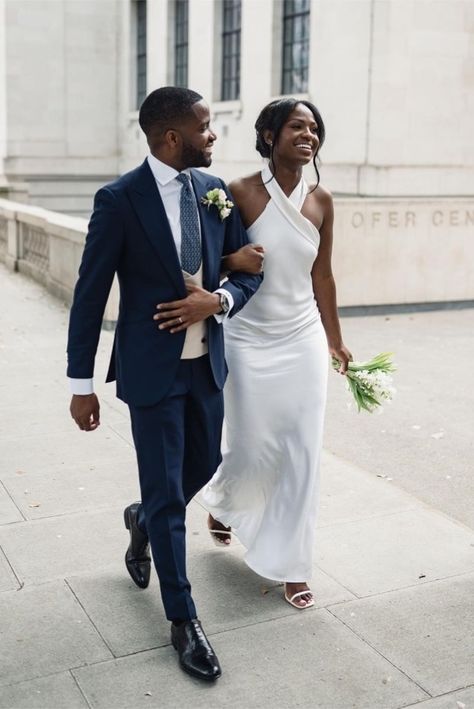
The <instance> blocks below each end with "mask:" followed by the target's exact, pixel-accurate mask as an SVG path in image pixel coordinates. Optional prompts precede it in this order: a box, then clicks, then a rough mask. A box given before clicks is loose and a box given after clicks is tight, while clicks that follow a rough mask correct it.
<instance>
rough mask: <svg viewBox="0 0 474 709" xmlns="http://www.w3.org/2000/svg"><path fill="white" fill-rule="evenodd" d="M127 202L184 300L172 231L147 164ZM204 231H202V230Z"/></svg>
mask: <svg viewBox="0 0 474 709" xmlns="http://www.w3.org/2000/svg"><path fill="white" fill-rule="evenodd" d="M130 199H131V201H132V204H133V206H134V208H135V211H136V214H137V217H138V219H139V221H140V223H141V225H142V226H143V229H144V230H145V233H146V235H147V237H148V238H149V240H150V241H151V244H152V246H153V248H154V249H155V251H156V253H157V255H158V257H159V259H160V260H161V262H162V264H163V266H164V267H165V269H166V270H167V272H168V274H169V276H170V278H171V280H172V281H173V283H174V285H175V286H176V288H177V290H178V292H179V293H180V295H181V296H182V297H183V298H184V297H186V287H185V285H184V279H183V273H182V270H181V265H180V262H179V258H178V253H177V251H176V244H175V242H174V239H173V234H172V232H171V227H170V225H169V222H168V217H167V216H166V211H165V208H164V206H163V201H162V199H161V196H160V193H159V191H158V187H157V186H156V182H155V178H154V177H153V173H152V172H151V170H150V167H149V165H148V161H147V160H145V162H144V163H143V164H142V165H141V167H140V168H139V170H138V175H137V179H136V182H135V184H134V185H133V187H132V189H130ZM203 231H204V230H203Z"/></svg>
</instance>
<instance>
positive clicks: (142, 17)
mask: <svg viewBox="0 0 474 709" xmlns="http://www.w3.org/2000/svg"><path fill="white" fill-rule="evenodd" d="M136 6H137V108H140V106H141V104H142V103H143V101H144V99H145V97H146V0H136Z"/></svg>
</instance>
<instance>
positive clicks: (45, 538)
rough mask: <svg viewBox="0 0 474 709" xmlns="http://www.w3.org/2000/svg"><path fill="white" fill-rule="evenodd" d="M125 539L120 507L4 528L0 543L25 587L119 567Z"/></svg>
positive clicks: (0, 534) (0, 529) (1, 531)
mask: <svg viewBox="0 0 474 709" xmlns="http://www.w3.org/2000/svg"><path fill="white" fill-rule="evenodd" d="M127 543H128V542H127V537H126V534H125V529H124V527H123V519H122V510H121V509H103V510H99V511H96V512H89V513H86V512H84V513H77V514H68V515H61V516H58V517H49V518H46V519H38V520H32V521H28V522H19V523H18V524H15V525H7V526H6V527H2V528H0V546H1V547H2V548H3V551H4V552H5V555H6V557H7V558H8V560H9V562H10V563H11V565H12V566H13V568H14V570H15V572H16V574H17V575H18V576H19V577H20V578H21V580H22V581H24V582H25V584H27V585H32V584H38V583H44V582H46V581H50V580H53V579H58V578H60V579H63V578H65V577H66V576H69V575H72V574H75V573H84V572H91V571H94V572H97V573H98V574H100V573H102V572H104V571H107V570H109V569H111V570H113V569H116V570H119V569H121V568H122V566H123V556H124V553H125V549H126V545H127ZM33 550H34V553H33Z"/></svg>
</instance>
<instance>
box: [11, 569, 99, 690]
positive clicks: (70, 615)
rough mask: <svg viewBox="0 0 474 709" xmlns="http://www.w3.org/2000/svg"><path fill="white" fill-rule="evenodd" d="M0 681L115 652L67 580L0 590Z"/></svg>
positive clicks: (28, 676) (36, 674) (95, 659)
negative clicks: (75, 595) (0, 627)
mask: <svg viewBox="0 0 474 709" xmlns="http://www.w3.org/2000/svg"><path fill="white" fill-rule="evenodd" d="M0 617H1V618H2V642H1V644H0V685H4V684H16V683H17V682H19V681H21V680H27V679H34V678H37V677H41V676H43V675H47V674H53V673H57V672H59V671H62V670H67V669H70V668H72V667H79V666H81V665H86V664H89V663H93V662H100V661H101V660H105V659H108V658H110V657H112V655H111V653H110V651H109V649H108V648H107V646H106V645H105V643H104V642H103V640H102V639H101V638H100V636H99V634H98V633H97V631H96V630H95V628H94V627H93V625H92V624H91V623H90V621H89V619H88V618H87V616H86V615H85V613H84V611H83V610H82V608H81V607H80V605H79V604H78V602H77V601H76V599H75V598H74V596H73V594H72V593H71V591H70V589H69V588H67V586H66V585H65V584H64V583H63V582H56V583H51V584H45V585H43V586H37V587H35V588H29V589H27V588H23V589H22V590H21V591H8V592H5V593H2V594H0Z"/></svg>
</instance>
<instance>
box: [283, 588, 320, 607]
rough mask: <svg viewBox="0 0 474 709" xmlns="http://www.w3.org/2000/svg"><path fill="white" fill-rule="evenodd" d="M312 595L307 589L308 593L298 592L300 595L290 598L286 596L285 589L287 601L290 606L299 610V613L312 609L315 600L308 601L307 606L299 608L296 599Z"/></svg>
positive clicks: (295, 594) (296, 594)
mask: <svg viewBox="0 0 474 709" xmlns="http://www.w3.org/2000/svg"><path fill="white" fill-rule="evenodd" d="M308 593H311V594H312V591H310V589H309V588H307V589H306V591H298V593H294V594H293V595H292V596H291V597H290V598H288V596H287V595H286V588H285V601H286V602H287V603H289V604H290V606H293V608H297V609H298V610H299V611H305V610H306V609H307V608H311V607H312V606H314V598H312V599H311V600H310V601H306V605H305V606H299V605H298V604H297V603H295V598H301V596H306V594H308Z"/></svg>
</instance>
